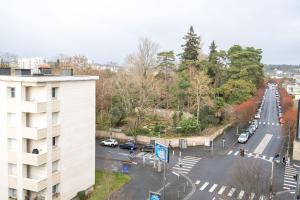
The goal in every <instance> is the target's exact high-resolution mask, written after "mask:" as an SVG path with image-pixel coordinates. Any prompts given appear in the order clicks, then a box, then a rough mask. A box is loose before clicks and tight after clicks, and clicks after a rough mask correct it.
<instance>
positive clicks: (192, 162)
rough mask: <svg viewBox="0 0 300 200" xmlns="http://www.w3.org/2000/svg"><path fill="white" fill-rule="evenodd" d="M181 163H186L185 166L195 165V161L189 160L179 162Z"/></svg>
mask: <svg viewBox="0 0 300 200" xmlns="http://www.w3.org/2000/svg"><path fill="white" fill-rule="evenodd" d="M180 162H181V163H187V164H194V165H195V164H197V162H195V161H189V160H181V161H180Z"/></svg>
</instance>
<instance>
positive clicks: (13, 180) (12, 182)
mask: <svg viewBox="0 0 300 200" xmlns="http://www.w3.org/2000/svg"><path fill="white" fill-rule="evenodd" d="M8 187H9V188H14V189H16V188H17V176H14V175H8Z"/></svg>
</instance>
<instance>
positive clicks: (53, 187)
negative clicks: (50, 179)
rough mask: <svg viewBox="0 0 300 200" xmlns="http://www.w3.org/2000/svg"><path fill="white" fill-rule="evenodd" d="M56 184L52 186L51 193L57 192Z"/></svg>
mask: <svg viewBox="0 0 300 200" xmlns="http://www.w3.org/2000/svg"><path fill="white" fill-rule="evenodd" d="M58 186H59V185H58V184H56V185H53V186H52V194H57V193H58V192H59V190H58V189H59V188H58Z"/></svg>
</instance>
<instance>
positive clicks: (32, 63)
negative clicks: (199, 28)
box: [18, 57, 47, 72]
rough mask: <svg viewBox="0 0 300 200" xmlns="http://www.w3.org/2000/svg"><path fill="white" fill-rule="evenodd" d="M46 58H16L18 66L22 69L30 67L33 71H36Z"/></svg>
mask: <svg viewBox="0 0 300 200" xmlns="http://www.w3.org/2000/svg"><path fill="white" fill-rule="evenodd" d="M46 63H47V60H46V59H45V58H41V57H33V58H19V59H18V68H22V69H32V71H33V72H38V68H39V67H40V66H41V65H43V64H46Z"/></svg>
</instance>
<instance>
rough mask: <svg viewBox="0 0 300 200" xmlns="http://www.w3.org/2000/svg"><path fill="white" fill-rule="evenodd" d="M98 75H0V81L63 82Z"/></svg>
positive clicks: (94, 78)
mask: <svg viewBox="0 0 300 200" xmlns="http://www.w3.org/2000/svg"><path fill="white" fill-rule="evenodd" d="M98 79H99V76H84V75H83V76H54V75H50V76H47V75H44V76H5V75H0V81H12V82H33V83H37V82H64V81H92V80H94V81H95V80H98Z"/></svg>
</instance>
